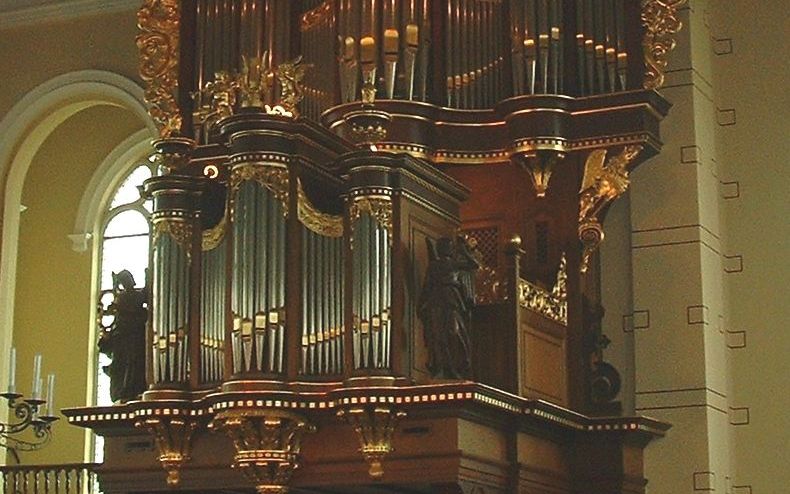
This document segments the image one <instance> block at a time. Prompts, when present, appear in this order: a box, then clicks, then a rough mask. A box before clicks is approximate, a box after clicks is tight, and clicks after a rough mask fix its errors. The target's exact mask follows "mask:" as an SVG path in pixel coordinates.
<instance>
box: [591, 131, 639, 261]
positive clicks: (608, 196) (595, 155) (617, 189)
mask: <svg viewBox="0 0 790 494" xmlns="http://www.w3.org/2000/svg"><path fill="white" fill-rule="evenodd" d="M641 151H642V146H641V145H628V146H625V147H624V148H623V150H622V151H621V152H620V154H618V155H616V156H613V157H611V158H609V159H608V160H607V159H606V153H607V150H606V149H595V150H593V151H591V152H590V154H589V155H588V156H587V161H586V163H585V165H584V179H583V180H582V186H581V189H580V190H579V194H580V196H579V239H580V240H581V241H582V244H583V245H584V254H583V257H582V264H581V271H582V273H585V272H587V268H588V267H589V262H590V257H591V256H592V254H593V252H594V251H595V250H596V249H597V248H598V245H600V243H601V242H602V241H603V237H604V235H603V228H602V227H601V224H600V218H599V215H600V213H601V211H602V210H603V208H604V207H605V206H606V205H607V204H609V203H610V202H612V201H613V200H615V199H616V198H618V197H620V195H622V194H623V192H625V191H626V190H627V189H628V186H629V184H630V181H629V179H628V172H629V166H630V163H631V162H632V161H633V160H634V158H636V157H637V155H639V153H640V152H641Z"/></svg>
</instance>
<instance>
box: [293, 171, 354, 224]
mask: <svg viewBox="0 0 790 494" xmlns="http://www.w3.org/2000/svg"><path fill="white" fill-rule="evenodd" d="M298 192H299V221H301V222H302V224H303V225H304V226H305V227H307V228H308V229H310V230H312V231H314V232H315V233H318V234H319V235H323V236H325V237H342V236H343V217H342V216H336V215H332V214H328V213H324V212H321V211H320V210H319V209H318V208H316V207H315V206H314V205H313V203H312V202H311V201H310V199H309V198H308V197H307V194H305V192H304V189H303V188H302V182H301V180H300V181H299V182H298Z"/></svg>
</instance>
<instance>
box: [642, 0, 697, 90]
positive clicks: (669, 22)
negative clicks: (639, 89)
mask: <svg viewBox="0 0 790 494" xmlns="http://www.w3.org/2000/svg"><path fill="white" fill-rule="evenodd" d="M685 3H686V0H642V25H643V26H644V27H645V36H644V38H643V40H642V48H643V50H644V55H645V79H644V83H643V87H644V88H645V89H659V88H660V87H661V86H663V85H664V70H665V69H666V67H667V56H668V55H669V52H670V51H672V50H673V49H674V48H675V44H676V41H675V38H674V35H675V34H677V33H678V32H679V31H680V29H681V28H682V27H683V23H682V22H680V19H678V9H679V8H680V7H681V6H682V5H683V4H685Z"/></svg>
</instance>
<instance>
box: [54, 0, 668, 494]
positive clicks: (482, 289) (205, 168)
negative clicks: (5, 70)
mask: <svg viewBox="0 0 790 494" xmlns="http://www.w3.org/2000/svg"><path fill="white" fill-rule="evenodd" d="M682 3H683V1H682V0H296V1H288V0H181V1H179V0H146V1H145V2H144V5H143V7H142V8H141V10H140V12H139V16H138V17H139V24H140V29H141V33H140V35H139V37H138V38H137V44H138V47H139V48H140V54H141V76H142V79H143V80H144V81H145V83H146V85H147V87H146V92H145V95H146V99H147V101H148V103H149V104H150V108H151V111H150V114H151V117H152V118H153V120H154V121H155V122H156V123H157V125H158V127H159V129H160V138H159V139H158V140H157V141H155V142H154V147H155V149H156V152H157V154H156V158H157V160H158V163H159V165H160V167H161V169H162V172H163V173H162V174H161V175H160V176H157V177H154V178H151V179H149V180H148V181H147V182H146V184H145V192H146V194H147V195H148V196H149V197H151V198H152V199H153V204H154V206H153V207H154V211H153V213H152V215H151V222H152V232H153V234H152V241H151V261H150V264H151V272H152V283H151V294H150V300H151V301H152V304H151V305H152V308H153V310H152V311H151V312H152V315H151V318H150V321H149V325H148V329H147V356H148V357H147V360H148V362H147V369H148V371H147V374H148V383H149V389H148V391H146V392H145V393H144V394H143V395H142V397H140V399H139V400H133V401H130V402H126V403H121V404H116V405H114V406H112V407H103V408H80V409H71V410H67V411H65V413H66V415H67V416H68V417H69V420H70V422H71V423H73V424H76V425H80V426H84V427H89V428H91V429H93V430H95V431H97V432H98V433H99V434H103V435H104V436H105V437H106V444H107V451H106V458H107V460H106V462H105V464H104V466H103V467H102V469H101V472H100V477H101V482H102V487H103V489H104V492H108V493H113V492H124V493H126V492H152V491H156V490H159V489H160V488H163V485H164V483H162V482H161V479H160V478H159V475H160V474H159V471H158V470H157V469H156V468H155V465H154V464H153V462H154V459H158V461H159V463H161V465H162V467H164V469H165V470H167V472H168V477H167V483H168V484H169V485H170V486H171V487H172V488H177V489H183V490H186V491H196V490H197V491H200V492H210V491H212V492H213V491H216V492H220V491H223V492H227V491H229V490H230V491H239V492H245V489H249V486H254V487H255V488H256V489H257V491H258V492H261V493H282V492H286V491H287V490H288V488H289V486H293V488H294V489H295V491H296V492H330V491H331V492H339V491H338V490H337V489H342V490H343V492H381V491H379V490H377V489H378V488H379V487H365V486H366V485H368V484H370V483H371V478H372V479H373V480H376V481H378V482H379V484H381V485H386V486H388V487H387V489H389V490H388V492H459V493H460V492H467V493H468V492H475V493H514V492H558V493H559V492H567V493H570V492H600V493H604V492H605V493H615V492H617V493H624V492H644V484H645V480H644V479H643V474H642V460H641V458H642V456H641V455H642V449H643V448H644V447H645V446H646V445H647V443H648V442H649V441H650V440H651V439H653V438H655V437H660V436H661V435H663V433H664V431H666V429H667V428H668V425H666V424H663V423H660V422H656V421H654V420H651V419H649V418H645V417H621V416H619V415H620V411H619V408H618V406H617V403H616V402H612V399H613V398H614V396H612V395H611V393H610V394H607V392H606V390H607V389H608V390H614V391H613V392H614V393H616V389H617V387H618V386H619V383H617V382H616V381H619V378H618V377H617V376H616V375H612V372H614V370H613V368H612V367H611V366H610V365H608V364H605V362H603V361H602V355H601V352H600V348H599V347H597V350H596V349H593V350H591V349H590V345H588V344H587V343H586V342H587V341H588V340H589V334H593V333H594V334H595V338H600V327H599V325H600V321H594V320H591V317H589V316H588V315H587V314H589V313H591V311H589V310H587V311H585V310H584V307H585V306H592V305H594V304H597V303H599V302H600V293H599V292H600V289H599V279H598V261H597V257H596V248H597V246H598V245H599V243H600V242H601V241H602V240H603V227H602V223H603V218H604V215H605V213H606V209H607V207H608V206H609V205H610V203H611V201H613V200H614V199H616V198H617V197H618V196H619V195H621V194H622V193H623V192H624V191H625V190H626V188H627V187H628V176H629V173H630V172H631V171H632V170H633V169H634V167H635V166H637V164H639V163H641V162H643V161H645V160H647V159H648V158H649V157H651V156H653V155H655V154H656V153H658V152H659V149H660V139H659V123H660V121H661V120H662V118H663V117H664V116H665V115H666V114H667V111H668V110H669V104H668V103H667V102H666V100H664V99H663V98H662V97H661V95H660V94H659V93H658V92H656V91H655V89H657V88H658V87H660V86H661V84H662V82H663V72H662V71H663V69H664V67H665V65H666V57H667V54H668V52H669V51H670V50H671V49H672V47H673V46H674V40H673V39H672V35H673V34H675V33H676V32H677V30H678V29H680V23H679V21H678V20H677V10H678V8H679V7H680V6H681V4H682ZM459 235H461V236H463V237H464V238H466V241H467V242H468V243H469V245H473V246H474V255H475V257H476V260H477V261H478V264H479V265H480V269H478V270H477V271H476V274H475V283H474V285H475V294H474V298H475V307H474V308H473V310H472V334H471V344H472V360H473V361H472V366H473V374H474V378H473V379H472V380H468V381H466V380H451V379H438V378H436V377H434V376H433V375H432V374H431V371H430V369H428V368H427V358H428V357H427V350H426V345H425V334H424V331H425V328H423V326H422V324H421V322H420V320H419V318H418V317H417V301H418V299H419V296H420V294H419V290H420V287H421V286H422V283H423V279H424V277H425V273H426V269H427V268H428V264H429V262H430V256H429V253H428V252H427V247H426V244H427V242H426V240H437V239H439V238H441V237H457V236H459ZM590 304H592V305H590ZM592 312H595V311H592ZM592 319H594V317H593V318H592ZM452 325H453V321H451V320H448V322H447V327H446V328H445V329H446V330H447V331H451V330H452V327H453V326H452ZM596 325H598V329H595V330H594V329H593V328H595V327H596ZM602 369H605V370H606V372H603V371H602ZM615 374H616V373H615ZM593 386H595V389H593V388H592V387H593ZM602 390H603V391H602ZM602 396H603V397H604V398H601V397H602ZM210 432H211V433H210ZM148 435H150V436H151V437H153V438H155V447H154V448H153V449H155V453H154V454H152V453H151V452H150V451H144V450H145V449H146V448H139V447H137V448H135V447H134V444H140V442H139V441H140V437H148ZM130 438H134V440H132V439H130ZM135 441H136V442H135ZM360 453H361V457H360V456H359V454H360ZM358 458H364V460H365V461H366V462H367V465H368V466H367V467H365V466H364V463H363V462H361V460H358ZM230 465H234V466H235V467H237V470H240V471H241V472H243V473H244V474H245V475H244V476H241V475H239V474H238V473H237V472H234V471H231V470H230V469H229V467H230ZM297 467H300V468H298V469H297ZM130 470H134V471H135V472H137V474H136V475H135V476H134V478H131V477H129V476H128V474H127V472H128V471H130ZM297 489H298V490H297Z"/></svg>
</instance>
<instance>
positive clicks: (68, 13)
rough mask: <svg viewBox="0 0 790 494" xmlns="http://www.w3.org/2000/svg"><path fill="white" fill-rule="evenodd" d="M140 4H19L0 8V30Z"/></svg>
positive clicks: (85, 0) (99, 0) (69, 0)
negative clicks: (5, 8)
mask: <svg viewBox="0 0 790 494" xmlns="http://www.w3.org/2000/svg"><path fill="white" fill-rule="evenodd" d="M19 3H21V4H24V2H19ZM140 4H141V0H65V1H60V2H57V3H48V4H44V5H29V6H23V5H20V6H19V7H11V8H9V9H7V10H0V30H3V29H9V28H13V27H20V26H30V25H34V24H41V23H45V22H54V21H65V20H70V19H76V18H79V17H84V16H89V15H95V14H106V13H112V12H123V11H127V10H134V9H137V8H139V7H140Z"/></svg>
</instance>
